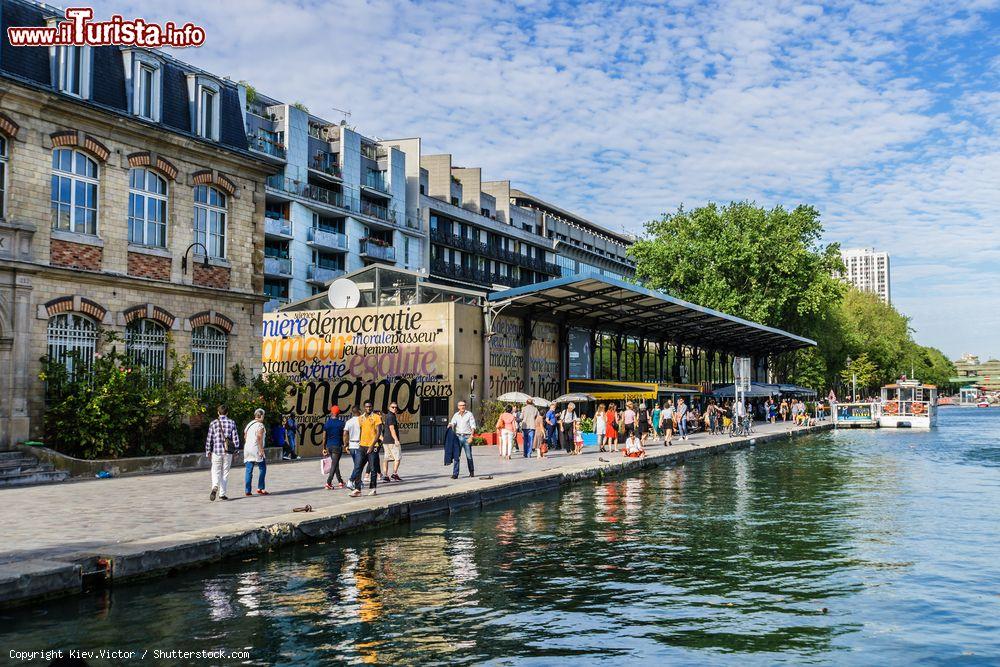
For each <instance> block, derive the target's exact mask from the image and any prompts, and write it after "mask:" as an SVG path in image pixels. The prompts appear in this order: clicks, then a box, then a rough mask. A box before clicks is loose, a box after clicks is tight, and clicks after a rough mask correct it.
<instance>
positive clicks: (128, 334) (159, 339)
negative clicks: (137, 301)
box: [125, 320, 167, 377]
mask: <svg viewBox="0 0 1000 667" xmlns="http://www.w3.org/2000/svg"><path fill="white" fill-rule="evenodd" d="M125 351H126V352H127V353H128V356H129V359H131V360H132V363H135V364H138V365H140V366H145V367H146V368H147V369H149V371H150V373H151V374H152V375H153V376H154V377H162V376H163V372H164V371H165V370H166V369H167V329H166V327H164V326H163V325H162V324H160V323H159V322H154V321H153V320H133V321H132V322H130V323H129V325H128V326H127V327H126V328H125Z"/></svg>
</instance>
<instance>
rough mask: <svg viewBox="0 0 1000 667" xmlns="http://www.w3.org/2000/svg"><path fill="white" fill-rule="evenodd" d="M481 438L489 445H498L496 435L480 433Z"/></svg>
mask: <svg viewBox="0 0 1000 667" xmlns="http://www.w3.org/2000/svg"><path fill="white" fill-rule="evenodd" d="M479 437H480V438H482V439H483V440H484V441H485V442H486V444H487V445H495V444H497V434H496V433H480V434H479Z"/></svg>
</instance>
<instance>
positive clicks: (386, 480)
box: [382, 475, 392, 482]
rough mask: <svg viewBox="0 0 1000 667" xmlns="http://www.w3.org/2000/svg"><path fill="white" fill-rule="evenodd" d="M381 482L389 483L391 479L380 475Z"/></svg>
mask: <svg viewBox="0 0 1000 667" xmlns="http://www.w3.org/2000/svg"><path fill="white" fill-rule="evenodd" d="M382 481H383V482H391V481H392V479H390V478H389V477H388V476H387V475H382Z"/></svg>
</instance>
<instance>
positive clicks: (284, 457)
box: [281, 454, 292, 461]
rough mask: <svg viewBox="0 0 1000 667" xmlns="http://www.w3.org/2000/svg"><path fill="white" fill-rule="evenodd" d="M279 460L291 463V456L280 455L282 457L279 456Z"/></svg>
mask: <svg viewBox="0 0 1000 667" xmlns="http://www.w3.org/2000/svg"><path fill="white" fill-rule="evenodd" d="M281 460H282V461H291V460H292V457H291V456H289V455H288V454H282V455H281Z"/></svg>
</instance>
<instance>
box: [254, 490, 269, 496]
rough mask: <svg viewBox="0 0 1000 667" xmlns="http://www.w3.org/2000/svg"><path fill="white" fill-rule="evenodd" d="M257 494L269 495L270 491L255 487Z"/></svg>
mask: <svg viewBox="0 0 1000 667" xmlns="http://www.w3.org/2000/svg"><path fill="white" fill-rule="evenodd" d="M257 495H258V496H269V495H271V493H270V491H265V490H264V489H257Z"/></svg>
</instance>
